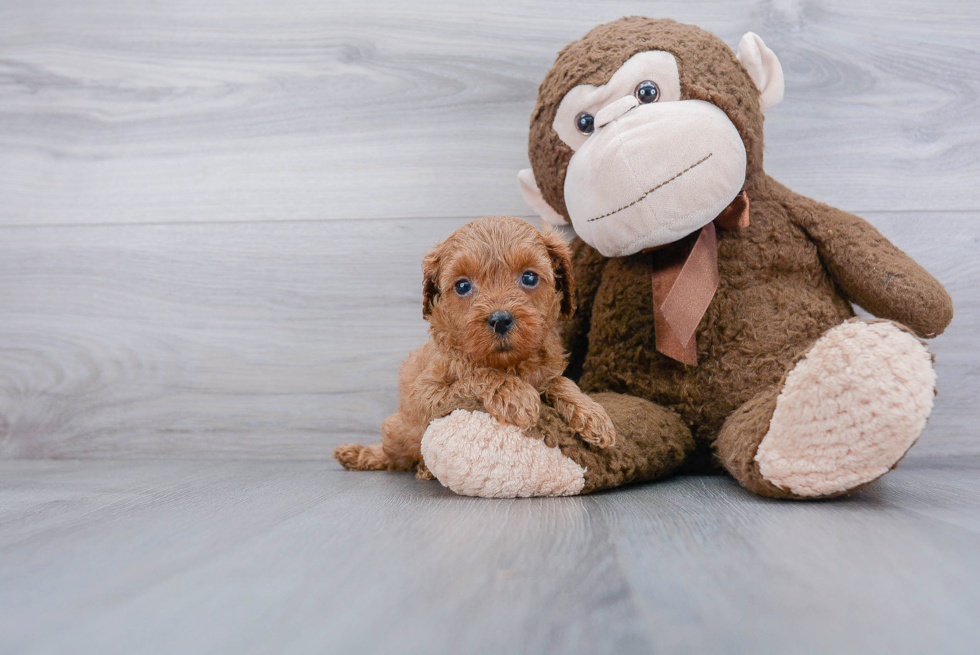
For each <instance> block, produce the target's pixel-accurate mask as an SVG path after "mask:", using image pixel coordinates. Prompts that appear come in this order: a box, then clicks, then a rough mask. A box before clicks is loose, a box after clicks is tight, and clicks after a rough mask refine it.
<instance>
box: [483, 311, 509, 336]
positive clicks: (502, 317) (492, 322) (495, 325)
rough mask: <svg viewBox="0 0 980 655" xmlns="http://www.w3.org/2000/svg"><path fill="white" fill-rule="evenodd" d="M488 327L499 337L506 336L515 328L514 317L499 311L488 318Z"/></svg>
mask: <svg viewBox="0 0 980 655" xmlns="http://www.w3.org/2000/svg"><path fill="white" fill-rule="evenodd" d="M487 325H489V326H490V329H491V330H493V331H494V333H495V334H496V335H497V336H500V337H502V336H504V335H505V334H507V333H508V332H510V330H511V328H512V327H514V315H513V314H511V313H510V312H505V311H504V310H502V309H498V310H496V311H495V312H493V313H492V314H490V316H489V318H487Z"/></svg>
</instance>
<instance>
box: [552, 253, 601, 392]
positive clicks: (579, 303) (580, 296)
mask: <svg viewBox="0 0 980 655" xmlns="http://www.w3.org/2000/svg"><path fill="white" fill-rule="evenodd" d="M571 249H572V276H573V277H574V278H575V289H576V293H575V296H576V302H575V304H576V309H575V313H574V314H573V315H572V316H571V317H570V318H568V319H566V320H564V321H563V322H562V325H561V336H562V343H563V344H564V346H565V350H567V351H568V368H566V370H565V376H566V377H568V378H571V379H572V380H578V378H579V376H581V375H582V365H583V364H584V363H585V352H586V350H588V348H589V326H590V325H591V324H592V303H593V301H594V300H595V295H596V291H598V289H599V282H600V281H601V280H602V270H603V268H605V265H606V262H607V261H609V260H608V259H606V258H605V257H603V256H602V255H600V254H599V251H598V250H596V249H594V248H593V247H592V246H590V245H588V244H587V243H585V242H584V241H582V239H580V238H579V237H575V239H574V240H573V241H572V243H571Z"/></svg>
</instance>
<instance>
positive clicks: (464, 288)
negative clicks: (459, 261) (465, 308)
mask: <svg viewBox="0 0 980 655" xmlns="http://www.w3.org/2000/svg"><path fill="white" fill-rule="evenodd" d="M472 290H473V285H472V284H470V281H469V280H467V279H466V278H463V279H462V280H457V281H456V284H454V285H453V291H455V292H456V295H457V296H465V295H467V294H468V293H469V292H470V291H472Z"/></svg>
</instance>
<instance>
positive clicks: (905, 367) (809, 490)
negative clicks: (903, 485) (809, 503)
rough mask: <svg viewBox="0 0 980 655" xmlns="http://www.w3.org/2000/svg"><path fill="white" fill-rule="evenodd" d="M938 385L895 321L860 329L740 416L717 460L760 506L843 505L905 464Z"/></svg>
mask: <svg viewBox="0 0 980 655" xmlns="http://www.w3.org/2000/svg"><path fill="white" fill-rule="evenodd" d="M935 380H936V376H935V373H934V372H933V369H932V357H931V355H930V354H929V352H928V351H927V350H926V348H925V346H924V345H923V344H922V342H921V341H919V339H917V338H916V337H915V336H913V335H912V334H910V333H909V332H908V331H906V330H905V329H904V328H902V327H901V326H899V325H897V324H895V323H892V322H890V321H863V320H860V319H854V320H851V321H848V322H847V323H844V324H842V325H839V326H837V327H835V328H832V329H830V330H828V331H827V332H826V333H825V334H824V335H823V336H822V337H821V338H820V339H818V340H817V341H816V343H814V344H813V346H811V347H810V349H809V350H808V351H807V352H806V353H805V355H804V356H803V357H802V358H801V359H799V360H798V361H797V363H796V364H795V366H794V367H793V368H792V369H791V370H790V371H789V372H788V373H787V374H786V376H785V378H784V379H783V381H782V382H781V383H779V384H777V385H775V386H773V387H772V388H769V389H766V390H764V391H762V392H760V393H759V394H758V395H756V396H755V397H754V398H753V399H751V400H749V401H748V402H747V403H745V404H744V405H742V406H741V407H740V408H739V409H737V410H735V412H734V413H732V415H731V416H729V417H728V420H727V421H725V424H724V426H722V429H721V432H720V433H719V435H718V438H717V440H716V441H715V450H716V452H717V453H718V457H719V459H720V460H721V463H722V465H723V466H724V467H725V468H726V469H727V470H728V472H729V473H731V474H732V475H733V476H734V477H735V479H736V480H738V481H739V482H740V483H741V484H742V486H744V487H745V488H747V489H750V490H751V491H754V492H756V493H758V494H761V495H763V496H771V497H774V498H830V497H833V496H839V495H841V494H845V493H848V492H851V491H854V490H856V489H858V488H860V487H863V486H865V485H867V484H869V483H870V482H872V481H874V480H876V479H878V478H880V477H881V476H882V475H884V474H885V473H887V472H888V471H889V470H891V469H892V468H894V467H895V466H896V465H897V464H898V462H899V460H900V459H902V457H904V456H905V453H906V452H907V451H908V449H909V448H911V447H912V444H913V443H915V440H916V439H917V438H918V436H919V433H920V432H921V431H922V428H923V427H924V426H925V422H926V419H927V418H928V416H929V413H930V412H931V411H932V399H933V396H934V389H935Z"/></svg>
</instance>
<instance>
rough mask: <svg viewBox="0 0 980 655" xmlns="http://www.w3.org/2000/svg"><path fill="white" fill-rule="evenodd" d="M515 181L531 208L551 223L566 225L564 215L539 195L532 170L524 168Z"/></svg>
mask: <svg viewBox="0 0 980 655" xmlns="http://www.w3.org/2000/svg"><path fill="white" fill-rule="evenodd" d="M517 183H518V185H520V187H521V195H522V196H524V201H525V202H526V203H527V204H529V205H530V206H531V209H533V210H534V211H536V212H538V215H539V216H541V218H543V219H544V220H545V221H546V222H548V223H551V224H552V225H568V221H566V220H565V217H564V216H562V215H561V214H559V213H558V212H556V211H555V210H554V208H553V207H552V206H551V205H549V204H548V203H547V202H546V201H545V199H544V198H543V197H542V196H541V190H540V189H539V188H538V183H537V182H536V181H535V179H534V171H532V170H531V169H530V168H525V169H523V170H521V172H520V173H518V174H517Z"/></svg>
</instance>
